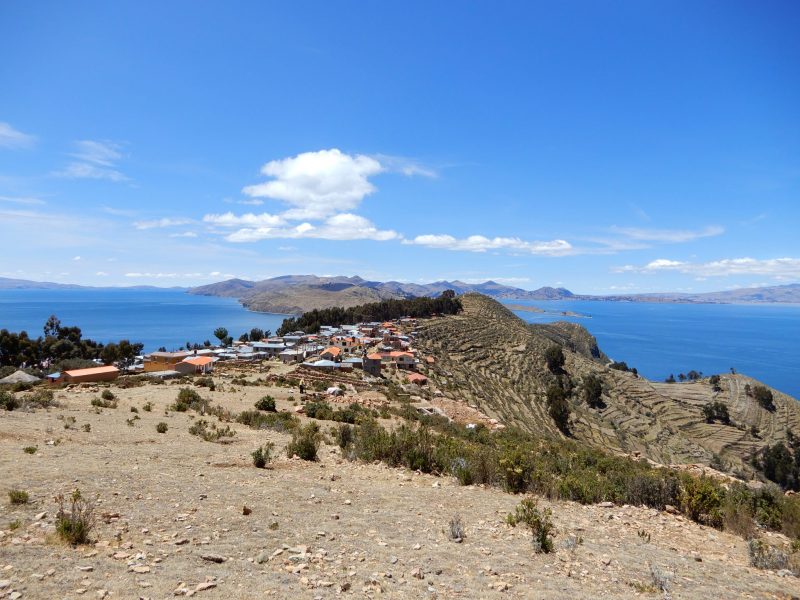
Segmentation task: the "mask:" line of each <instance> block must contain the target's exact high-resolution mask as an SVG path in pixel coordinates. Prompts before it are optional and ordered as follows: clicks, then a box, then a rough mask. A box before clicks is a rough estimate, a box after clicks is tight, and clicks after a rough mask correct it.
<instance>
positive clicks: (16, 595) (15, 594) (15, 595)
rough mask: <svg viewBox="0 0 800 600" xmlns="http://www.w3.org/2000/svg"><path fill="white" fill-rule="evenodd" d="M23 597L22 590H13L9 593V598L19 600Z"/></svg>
mask: <svg viewBox="0 0 800 600" xmlns="http://www.w3.org/2000/svg"><path fill="white" fill-rule="evenodd" d="M20 598H22V594H21V593H20V592H11V593H10V594H9V595H8V600H19V599H20Z"/></svg>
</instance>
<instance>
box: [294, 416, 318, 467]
mask: <svg viewBox="0 0 800 600" xmlns="http://www.w3.org/2000/svg"><path fill="white" fill-rule="evenodd" d="M321 437H322V436H321V435H320V431H319V425H317V424H316V423H308V424H307V425H305V426H304V427H300V428H299V429H296V430H295V431H294V433H292V441H291V442H289V444H288V445H287V446H286V454H287V455H288V456H289V458H291V457H293V456H297V457H299V458H302V459H303V460H317V452H318V451H319V447H320V444H321V443H322V439H321Z"/></svg>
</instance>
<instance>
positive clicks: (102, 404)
mask: <svg viewBox="0 0 800 600" xmlns="http://www.w3.org/2000/svg"><path fill="white" fill-rule="evenodd" d="M92 406H97V407H98V408H117V406H118V403H117V401H116V400H115V399H114V398H113V394H112V398H111V400H106V399H105V398H92Z"/></svg>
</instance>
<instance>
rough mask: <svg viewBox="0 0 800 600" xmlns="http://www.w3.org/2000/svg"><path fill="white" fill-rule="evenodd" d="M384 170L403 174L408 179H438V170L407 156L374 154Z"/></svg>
mask: <svg viewBox="0 0 800 600" xmlns="http://www.w3.org/2000/svg"><path fill="white" fill-rule="evenodd" d="M373 158H374V159H375V160H377V161H378V162H379V163H380V165H381V168H382V170H384V171H389V172H391V173H401V174H403V175H406V176H407V177H431V178H434V177H438V176H439V173H438V172H437V171H436V169H434V168H432V167H429V166H427V165H423V164H422V163H421V162H419V161H418V160H415V159H413V158H408V157H406V156H392V155H390V154H374V155H373Z"/></svg>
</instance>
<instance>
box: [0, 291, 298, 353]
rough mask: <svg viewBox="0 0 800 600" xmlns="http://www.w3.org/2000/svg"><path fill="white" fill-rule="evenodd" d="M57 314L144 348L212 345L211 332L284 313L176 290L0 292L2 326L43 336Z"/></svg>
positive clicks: (271, 322) (94, 335) (237, 330)
mask: <svg viewBox="0 0 800 600" xmlns="http://www.w3.org/2000/svg"><path fill="white" fill-rule="evenodd" d="M52 314H55V315H56V316H57V317H58V318H59V319H61V323H62V324H63V325H77V326H78V327H80V328H81V331H82V332H83V335H84V337H87V338H90V339H93V340H97V341H98V342H103V343H106V342H111V341H117V340H120V339H129V340H131V341H136V342H142V343H143V344H144V349H145V352H147V351H152V350H156V349H158V348H159V347H161V346H165V347H166V348H167V349H168V350H173V349H174V350H177V349H178V348H179V347H180V346H184V345H185V344H186V342H191V343H202V342H203V341H204V340H211V341H212V342H214V343H216V341H217V340H216V338H215V337H214V330H215V329H216V328H217V327H225V328H226V329H227V330H228V333H229V335H231V336H233V337H234V339H236V338H238V337H239V336H240V335H241V334H242V333H244V332H245V331H247V332H249V331H250V329H252V328H253V327H260V328H261V329H270V330H271V331H272V332H273V333H274V332H275V331H276V330H277V329H278V327H280V325H281V323H282V322H283V319H285V318H286V317H285V315H274V314H268V313H256V312H251V311H248V310H246V309H245V308H243V307H242V306H241V305H240V304H239V303H238V302H237V301H236V300H234V299H232V298H213V297H209V296H192V295H189V294H187V293H185V292H183V291H180V290H156V291H151V290H146V291H144V290H0V329H8V330H10V331H22V330H25V331H27V332H28V334H29V335H30V336H31V337H37V336H39V335H42V327H43V326H44V323H45V321H46V320H47V318H48V317H49V316H50V315H52Z"/></svg>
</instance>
